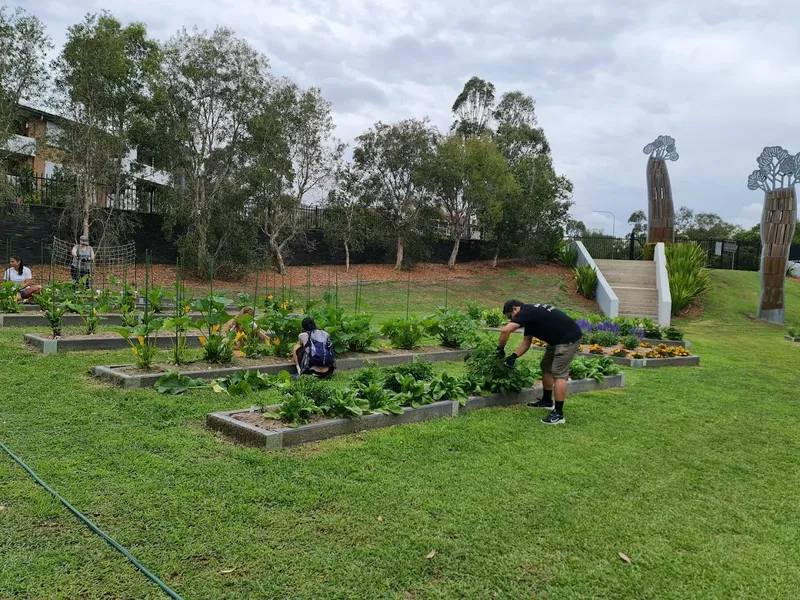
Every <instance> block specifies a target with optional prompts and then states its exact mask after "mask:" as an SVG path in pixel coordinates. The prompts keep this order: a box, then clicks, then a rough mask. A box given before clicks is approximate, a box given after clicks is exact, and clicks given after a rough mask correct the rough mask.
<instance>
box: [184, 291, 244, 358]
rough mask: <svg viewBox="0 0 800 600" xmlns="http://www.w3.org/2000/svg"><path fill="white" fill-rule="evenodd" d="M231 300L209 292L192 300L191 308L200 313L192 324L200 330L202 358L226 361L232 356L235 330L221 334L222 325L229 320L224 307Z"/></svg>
mask: <svg viewBox="0 0 800 600" xmlns="http://www.w3.org/2000/svg"><path fill="white" fill-rule="evenodd" d="M232 303H233V302H232V301H231V300H230V299H228V298H225V297H224V296H213V295H211V294H209V295H208V296H205V297H204V298H199V299H197V300H195V301H194V302H192V308H193V309H194V310H195V311H197V312H199V313H200V315H201V316H200V317H199V318H197V319H195V321H194V326H195V327H196V328H197V329H199V330H200V333H201V334H202V335H201V336H200V345H201V347H202V352H203V359H204V360H207V361H209V362H216V363H227V362H230V361H231V359H232V358H233V349H234V339H235V337H236V331H235V330H231V331H230V332H228V333H227V334H225V335H223V334H222V332H221V331H222V326H223V325H224V324H225V323H227V322H228V321H230V319H231V315H229V314H228V313H227V312H226V310H225V309H226V308H227V307H228V306H230V305H231V304H232Z"/></svg>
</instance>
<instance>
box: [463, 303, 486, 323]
mask: <svg viewBox="0 0 800 600" xmlns="http://www.w3.org/2000/svg"><path fill="white" fill-rule="evenodd" d="M467 314H468V315H469V318H470V319H473V320H474V321H480V320H481V315H482V314H483V307H482V306H481V305H480V303H479V302H475V301H472V300H470V301H469V302H467Z"/></svg>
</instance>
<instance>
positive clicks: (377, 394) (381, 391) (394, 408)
mask: <svg viewBox="0 0 800 600" xmlns="http://www.w3.org/2000/svg"><path fill="white" fill-rule="evenodd" d="M359 395H360V396H361V397H362V398H363V399H364V400H366V401H367V404H368V405H369V410H371V411H372V412H376V413H382V414H384V415H402V414H403V407H402V406H400V404H399V403H398V399H397V397H396V396H395V394H390V393H389V392H388V391H387V390H386V388H384V387H383V384H382V383H371V384H370V385H368V386H366V387H361V388H359Z"/></svg>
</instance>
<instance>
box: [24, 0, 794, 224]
mask: <svg viewBox="0 0 800 600" xmlns="http://www.w3.org/2000/svg"><path fill="white" fill-rule="evenodd" d="M12 3H13V2H12ZM16 3H17V4H19V5H21V6H23V7H24V8H26V9H27V10H29V11H31V12H33V13H34V14H36V15H38V16H39V17H40V18H41V19H42V20H43V21H44V22H45V24H46V25H47V26H48V28H49V31H50V33H51V35H52V36H53V38H54V40H55V42H56V44H58V45H60V44H61V43H63V40H64V37H65V31H66V27H67V26H68V25H70V24H73V23H76V22H78V21H80V20H81V19H82V18H83V16H84V15H85V14H86V13H87V12H94V11H98V10H101V9H102V8H107V9H109V10H110V11H111V12H112V13H113V14H115V15H116V16H117V17H118V18H120V19H121V20H123V21H131V20H139V21H143V22H145V23H146V24H147V25H148V30H149V31H150V33H151V35H153V36H154V37H157V38H159V39H162V40H163V39H166V38H168V37H170V36H171V35H172V34H173V33H174V32H175V31H177V30H178V29H179V28H181V27H187V28H191V27H192V26H193V25H197V26H198V27H199V28H201V29H213V28H214V27H215V26H217V25H224V26H228V27H231V28H233V29H234V30H236V31H237V33H238V34H239V35H241V36H243V37H245V38H246V39H248V40H249V41H250V42H251V43H252V44H254V45H255V46H256V47H257V48H259V49H260V50H262V51H264V52H265V53H267V54H268V55H269V56H270V59H271V63H272V65H273V68H274V70H275V71H276V73H277V74H278V75H286V76H289V77H291V78H293V79H295V80H296V81H298V83H300V84H302V85H320V86H321V87H322V89H323V93H325V94H326V95H327V96H328V97H329V99H330V100H331V101H332V102H333V107H334V111H335V119H336V123H337V125H338V127H337V135H338V136H339V137H341V138H342V139H344V140H345V141H352V139H353V138H354V137H355V136H357V135H358V134H359V133H361V132H362V131H363V130H364V129H366V128H367V127H369V126H370V125H371V124H372V123H374V122H375V121H377V120H382V121H385V122H391V121H396V120H399V119H402V118H406V117H412V116H415V117H422V116H424V115H429V116H430V117H431V119H432V120H433V122H434V123H435V124H436V125H438V126H439V127H441V128H446V127H448V126H449V125H450V123H451V121H452V116H451V115H450V106H451V105H452V102H453V100H454V99H455V96H456V95H457V94H458V92H459V91H460V88H461V86H462V85H463V83H464V82H465V81H466V80H467V79H468V78H469V77H471V76H472V75H478V76H480V77H483V78H484V79H487V80H489V81H492V82H493V83H494V84H495V86H496V88H497V92H498V95H499V94H501V93H503V92H505V91H508V90H512V89H521V90H522V91H524V92H526V93H528V94H530V95H532V96H533V97H534V98H535V99H536V102H537V112H538V114H539V120H540V124H541V125H542V126H543V127H544V129H545V132H546V134H547V136H548V138H549V140H550V142H551V145H552V147H553V155H554V160H555V164H556V166H557V168H558V169H560V170H561V171H562V172H563V173H565V174H566V175H567V176H568V177H570V178H571V179H572V181H573V183H574V185H575V202H576V206H575V208H574V209H573V214H574V215H575V216H577V217H579V218H582V219H583V220H584V221H585V222H586V223H587V225H589V226H590V227H604V228H605V229H606V230H607V231H608V232H609V233H610V232H611V219H610V217H604V216H602V215H597V214H595V213H592V210H595V209H597V210H611V211H613V212H614V213H615V214H616V216H617V233H619V232H620V231H621V228H622V230H625V229H626V221H627V217H628V216H629V215H630V213H631V212H633V211H635V210H638V209H645V208H646V191H645V165H646V157H645V156H644V155H643V154H642V151H641V150H642V147H643V146H644V145H645V144H647V143H648V142H650V141H651V140H653V139H654V138H655V137H656V136H658V135H660V134H668V135H672V136H673V137H675V139H676V141H677V145H678V151H679V152H680V154H681V158H680V160H679V161H678V162H677V163H671V164H670V165H669V168H670V175H671V179H672V184H673V190H674V194H675V203H676V208H677V207H678V206H681V205H684V204H685V205H688V206H690V207H692V208H693V209H695V211H698V212H717V213H719V214H720V215H722V217H723V218H725V219H726V220H730V221H733V222H736V223H738V224H741V225H742V226H751V225H752V224H754V223H755V222H757V221H758V219H759V217H760V201H761V197H760V196H759V195H758V194H757V193H755V192H751V191H749V190H748V189H747V187H746V180H747V175H748V174H749V173H750V171H752V170H753V169H754V168H755V166H756V163H755V159H756V157H757V156H758V154H759V153H760V151H761V149H762V148H763V147H764V146H766V145H774V144H779V145H784V146H788V147H789V148H788V149H790V150H792V151H794V152H797V151H799V150H800V147H794V146H792V143H793V141H794V140H798V139H800V123H798V122H797V120H796V119H793V118H792V115H794V114H795V113H796V106H797V104H798V100H800V98H798V96H800V38H798V36H797V35H796V26H795V24H794V22H793V21H791V20H790V19H788V18H787V16H788V15H792V14H794V11H795V2H794V0H716V1H715V2H713V3H712V2H702V1H700V2H699V1H697V0H670V1H669V2H661V3H657V2H656V3H645V2H641V1H640V0H496V1H492V0H479V1H477V2H473V3H466V4H465V3H462V2H456V1H455V0H441V1H440V2H436V3H430V2H423V1H422V0H403V1H401V0H385V1H381V0H304V1H302V2H301V1H299V0H289V1H288V2H276V1H274V0H271V1H268V2H264V1H260V2H259V1H256V0H237V1H233V0H228V1H224V2H220V1H219V0H192V1H191V2H189V1H187V0H174V1H173V2H169V3H164V2H162V1H156V0H142V1H140V2H135V3H133V2H122V0H103V2H102V4H101V3H100V2H99V0H76V1H75V2H72V3H57V2H55V1H54V0H45V1H44V2H41V3H38V4H31V3H30V2H29V0H22V1H20V0H18V1H17V2H16ZM798 146H800V144H798ZM754 207H758V210H756V208H754ZM621 223H624V224H625V225H621Z"/></svg>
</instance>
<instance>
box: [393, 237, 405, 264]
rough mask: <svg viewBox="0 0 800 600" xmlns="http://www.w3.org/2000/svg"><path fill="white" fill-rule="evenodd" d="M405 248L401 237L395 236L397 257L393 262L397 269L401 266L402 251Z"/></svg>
mask: <svg viewBox="0 0 800 600" xmlns="http://www.w3.org/2000/svg"><path fill="white" fill-rule="evenodd" d="M404 250H405V247H404V244H403V238H401V237H400V236H397V259H396V260H395V262H394V268H395V269H397V270H398V271H399V270H400V269H401V268H402V267H403V252H404Z"/></svg>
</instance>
